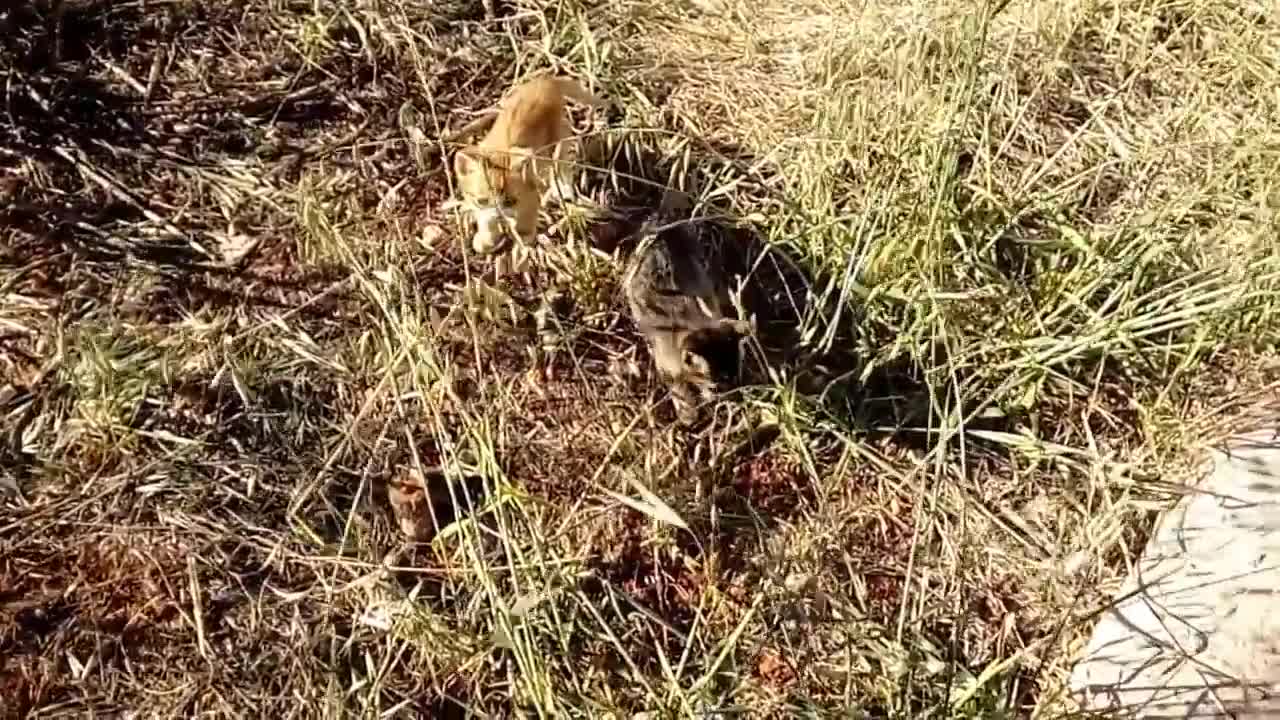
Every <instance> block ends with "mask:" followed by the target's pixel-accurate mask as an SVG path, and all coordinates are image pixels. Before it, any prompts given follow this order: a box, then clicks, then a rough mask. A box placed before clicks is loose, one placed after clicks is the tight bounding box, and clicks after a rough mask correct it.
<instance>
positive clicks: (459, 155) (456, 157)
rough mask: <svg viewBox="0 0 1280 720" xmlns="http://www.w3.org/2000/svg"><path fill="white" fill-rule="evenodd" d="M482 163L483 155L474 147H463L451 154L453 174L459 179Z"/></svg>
mask: <svg viewBox="0 0 1280 720" xmlns="http://www.w3.org/2000/svg"><path fill="white" fill-rule="evenodd" d="M483 163H484V155H482V154H481V153H480V149H479V148H477V147H476V146H474V145H471V146H468V147H464V148H462V149H460V150H458V152H456V153H454V154H453V172H454V174H455V175H457V176H459V177H461V176H463V175H469V174H471V173H472V172H474V171H475V169H476V168H477V167H480V166H481V165H482V164H483Z"/></svg>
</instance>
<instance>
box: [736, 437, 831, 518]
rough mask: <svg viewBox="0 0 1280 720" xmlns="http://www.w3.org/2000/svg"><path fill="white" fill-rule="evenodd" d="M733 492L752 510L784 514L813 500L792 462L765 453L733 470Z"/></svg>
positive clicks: (775, 454) (807, 483) (776, 454)
mask: <svg viewBox="0 0 1280 720" xmlns="http://www.w3.org/2000/svg"><path fill="white" fill-rule="evenodd" d="M733 488H734V489H735V490H736V491H737V492H738V494H739V495H741V496H742V497H743V498H745V499H746V500H747V501H748V502H750V503H751V506H752V508H753V509H755V510H757V511H760V512H764V513H769V514H788V513H791V512H794V511H795V510H796V509H798V508H799V507H800V506H801V505H802V504H803V503H804V502H806V501H808V500H809V499H811V498H812V497H813V486H812V484H811V483H810V482H809V480H808V478H807V477H806V476H805V473H804V470H803V469H802V468H800V467H799V466H798V465H797V464H796V463H795V461H793V460H791V459H789V458H785V457H780V456H779V454H778V453H777V452H768V453H764V454H761V455H757V456H755V457H752V458H750V459H749V460H747V461H746V462H743V463H741V464H739V465H738V466H737V467H736V468H735V469H734V474H733Z"/></svg>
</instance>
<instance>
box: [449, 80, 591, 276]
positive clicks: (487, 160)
mask: <svg viewBox="0 0 1280 720" xmlns="http://www.w3.org/2000/svg"><path fill="white" fill-rule="evenodd" d="M566 99H569V100H574V101H576V102H580V103H583V104H586V105H591V106H595V107H600V106H602V105H603V103H602V102H601V101H600V100H599V99H597V98H596V97H595V96H593V95H592V94H591V93H590V92H588V91H587V90H586V89H584V88H583V87H582V86H581V85H580V84H579V83H578V82H577V81H575V80H571V79H569V78H563V77H555V76H551V75H542V76H539V77H536V78H533V79H532V80H529V81H527V82H525V83H523V84H521V85H518V86H516V87H515V89H513V90H512V91H511V92H510V93H509V94H508V95H507V96H506V98H505V99H503V101H502V102H501V103H499V105H498V112H497V115H496V117H495V118H494V121H493V126H492V127H491V128H489V132H488V133H487V134H486V135H485V136H484V138H483V139H482V140H481V141H480V142H479V143H478V144H476V145H471V146H468V147H464V148H462V149H461V150H459V151H458V152H457V154H455V155H454V158H453V170H454V174H455V175H456V176H457V181H458V190H459V194H460V195H461V196H462V200H463V201H464V203H466V204H467V205H468V206H469V207H470V209H471V214H472V217H473V219H474V220H475V221H476V234H475V237H474V238H473V239H472V247H473V248H474V249H475V250H476V252H479V253H484V254H491V253H496V252H500V251H502V250H504V249H505V248H506V247H507V245H508V244H509V243H508V239H509V236H510V235H511V234H514V235H516V236H518V237H519V238H521V239H522V240H532V239H533V237H534V234H535V233H536V232H537V225H538V211H539V210H541V208H542V202H543V197H542V194H543V192H544V190H546V189H547V182H546V181H547V179H548V178H547V175H548V174H549V173H554V175H555V177H554V178H553V179H554V181H555V182H557V183H562V184H567V185H568V187H570V188H571V187H572V182H571V180H570V177H569V172H568V168H571V167H572V161H573V160H574V159H575V158H576V150H577V148H576V142H575V138H574V137H573V126H572V125H570V124H569V119H568V117H566V115H565V101H566Z"/></svg>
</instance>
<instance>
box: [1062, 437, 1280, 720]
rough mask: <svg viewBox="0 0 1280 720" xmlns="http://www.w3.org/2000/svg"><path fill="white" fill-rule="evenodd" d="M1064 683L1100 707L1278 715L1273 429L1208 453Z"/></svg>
mask: <svg viewBox="0 0 1280 720" xmlns="http://www.w3.org/2000/svg"><path fill="white" fill-rule="evenodd" d="M1071 690H1072V692H1073V693H1075V694H1076V697H1077V699H1079V700H1080V701H1081V702H1082V704H1083V706H1084V707H1085V708H1089V709H1094V710H1111V711H1112V712H1110V713H1107V714H1106V715H1104V717H1117V718H1179V719H1181V718H1196V719H1197V720H1200V719H1204V718H1236V719H1237V720H1246V719H1247V720H1263V719H1264V718H1265V719H1267V720H1280V435H1277V434H1276V433H1274V432H1266V433H1256V434H1251V435H1248V436H1244V437H1241V438H1237V439H1236V440H1234V441H1233V442H1232V443H1230V445H1229V449H1228V450H1226V451H1222V452H1215V453H1214V461H1213V466H1212V470H1211V471H1210V473H1209V475H1208V476H1207V477H1206V478H1205V479H1204V481H1203V482H1202V483H1201V485H1200V486H1199V487H1198V488H1197V492H1195V493H1193V494H1190V495H1188V496H1186V497H1184V498H1183V499H1182V500H1181V501H1180V502H1179V503H1178V504H1177V505H1176V506H1175V507H1174V508H1173V509H1172V510H1170V511H1168V512H1166V513H1165V514H1164V516H1163V517H1162V518H1161V519H1160V522H1159V524H1158V526H1157V528H1156V531H1155V533H1154V535H1153V536H1152V538H1151V540H1150V542H1148V544H1147V547H1146V550H1145V552H1144V554H1143V557H1142V559H1141V561H1140V563H1139V564H1138V566H1137V570H1136V572H1135V573H1134V575H1133V576H1131V577H1130V578H1129V580H1128V582H1127V583H1126V585H1125V587H1124V588H1123V589H1122V590H1121V592H1120V594H1119V595H1118V596H1117V598H1116V606H1115V607H1114V609H1112V610H1110V611H1109V612H1107V613H1106V614H1104V615H1103V616H1102V617H1101V618H1099V621H1098V625H1097V627H1096V628H1095V630H1094V634H1093V637H1092V639H1091V640H1090V642H1089V645H1088V647H1087V649H1086V651H1085V654H1084V657H1083V658H1082V659H1081V660H1080V661H1079V662H1078V663H1077V664H1076V667H1075V669H1074V670H1073V672H1072V675H1071Z"/></svg>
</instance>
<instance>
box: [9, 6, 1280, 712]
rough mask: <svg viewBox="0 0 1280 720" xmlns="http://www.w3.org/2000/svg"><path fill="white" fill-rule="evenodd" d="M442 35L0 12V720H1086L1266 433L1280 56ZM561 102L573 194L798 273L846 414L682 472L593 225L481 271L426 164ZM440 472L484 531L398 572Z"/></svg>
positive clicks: (790, 376)
mask: <svg viewBox="0 0 1280 720" xmlns="http://www.w3.org/2000/svg"><path fill="white" fill-rule="evenodd" d="M471 5H472V4H471V3H462V2H457V3H451V2H433V3H387V2H379V1H378V0H367V1H362V2H357V3H333V2H290V1H289V0H238V1H237V2H228V3H195V2H186V1H185V0H176V1H175V2H164V3H161V2H151V3H142V2H106V1H96V0H67V1H66V2H65V4H63V7H64V13H63V15H62V17H61V23H60V27H61V32H60V33H58V32H56V29H57V28H58V27H59V23H58V22H57V21H56V16H55V13H54V12H53V10H52V7H51V3H48V2H38V3H34V5H32V6H31V7H30V8H29V9H7V10H0V38H3V57H2V58H0V62H2V63H3V65H0V73H3V75H4V76H5V78H4V82H3V83H0V85H2V86H3V88H4V106H3V112H0V173H2V174H0V202H2V203H3V207H2V213H3V214H0V217H2V218H3V223H2V224H0V233H3V246H2V247H0V250H2V251H3V256H2V257H0V273H2V274H0V367H2V368H3V373H4V377H5V378H9V381H8V384H7V385H4V386H3V389H0V405H2V407H0V411H2V412H3V415H2V417H3V426H2V427H0V429H3V431H4V436H3V438H4V446H3V447H0V502H2V504H0V658H2V659H0V662H2V663H3V665H0V698H3V700H2V701H0V702H3V703H4V705H3V708H2V709H3V711H4V714H5V715H12V716H24V715H32V716H39V717H52V716H75V717H82V716H85V715H86V714H87V713H89V712H91V711H92V712H95V713H99V714H110V713H115V712H118V711H126V710H128V711H133V712H135V713H138V714H141V715H146V716H164V717H169V716H173V717H189V716H192V715H195V714H196V713H201V712H205V713H212V714H216V715H235V716H239V715H248V714H254V715H259V714H267V713H274V714H276V715H279V716H282V717H313V716H338V715H343V716H345V715H348V714H351V715H360V716H366V717H374V716H379V717H381V716H406V717H415V716H420V717H452V716H462V715H463V713H464V710H470V711H472V712H474V713H476V714H477V716H500V717H505V716H512V715H520V716H575V717H576V716H584V717H594V716H600V717H608V716H612V717H630V716H635V713H638V712H640V711H648V712H650V713H652V714H651V715H649V717H657V716H662V717H666V716H678V717H684V716H694V715H701V714H702V713H704V712H710V711H718V712H722V713H738V714H744V715H746V716H749V717H790V716H795V715H797V714H807V715H809V716H843V717H864V716H865V717H903V718H907V717H910V718H921V717H983V718H994V717H1015V716H1016V717H1023V716H1035V717H1045V718H1048V717H1058V716H1061V715H1062V714H1063V713H1065V712H1068V711H1069V710H1070V705H1069V703H1068V702H1067V701H1066V700H1065V699H1064V698H1063V697H1062V695H1061V690H1062V680H1063V679H1064V677H1065V673H1066V670H1067V668H1068V667H1069V663H1070V661H1071V659H1072V657H1073V653H1074V652H1075V651H1076V650H1078V649H1079V648H1080V647H1081V645H1082V641H1083V639H1084V637H1085V636H1086V634H1087V633H1088V631H1089V629H1090V624H1091V618H1092V617H1093V616H1094V614H1095V613H1097V612H1098V610H1099V609H1100V608H1102V607H1103V606H1104V605H1105V603H1106V602H1107V601H1108V599H1109V594H1110V592H1112V591H1113V590H1114V589H1115V588H1116V587H1118V584H1119V581H1120V579H1121V577H1122V576H1123V575H1124V573H1125V570H1126V563H1127V562H1128V560H1129V559H1131V558H1132V557H1133V555H1134V553H1135V551H1136V549H1137V548H1138V547H1140V545H1141V542H1142V540H1143V537H1144V533H1145V531H1146V528H1147V524H1148V521H1149V520H1150V514H1151V512H1152V511H1153V510H1155V509H1158V508H1160V507H1162V506H1163V504H1164V503H1165V502H1166V500H1167V498H1168V497H1169V496H1170V493H1171V491H1174V490H1176V486H1177V485H1178V484H1179V483H1182V482H1185V481H1187V480H1189V479H1191V478H1192V477H1193V475H1192V471H1193V469H1194V466H1195V462H1196V460H1197V457H1198V452H1199V450H1200V449H1201V448H1203V447H1204V445H1205V444H1206V443H1209V442H1212V441H1213V440H1214V438H1215V437H1217V435H1218V434H1220V433H1221V432H1223V431H1224V430H1225V429H1226V428H1227V427H1228V425H1230V424H1231V422H1233V421H1235V420H1238V419H1239V418H1241V417H1254V416H1255V415H1256V412H1254V411H1255V410H1256V408H1257V407H1260V405H1259V403H1261V402H1263V401H1265V400H1266V399H1267V397H1269V395H1268V394H1269V393H1272V392H1273V391H1274V387H1275V386H1274V385H1272V383H1273V382H1275V364H1274V361H1273V359H1272V358H1273V356H1274V349H1275V343H1276V341H1277V339H1278V338H1280V333H1278V331H1280V315H1277V309H1278V307H1280V304H1278V301H1277V289H1278V278H1280V275H1278V273H1280V259H1278V258H1280V253H1278V252H1277V250H1280V248H1277V242H1278V241H1277V238H1278V237H1280V235H1278V234H1277V230H1278V229H1280V223H1278V221H1277V214H1276V211H1277V208H1280V188H1278V183H1280V155H1277V148H1280V119H1278V118H1280V66H1278V60H1277V58H1280V20H1278V19H1277V18H1276V16H1275V13H1273V12H1270V11H1269V7H1268V6H1266V5H1265V4H1264V3H1261V2H1245V3H1234V4H1233V3H1220V2H1219V3H1214V2H1208V1H1207V0H1148V1H1146V2H1140V3H1114V2H1104V1H1103V0H1064V1H1061V2H1051V3H1048V2H1022V3H1009V4H1007V5H1004V6H998V7H997V6H980V5H975V4H971V3H970V4H966V3H961V2H955V1H952V2H923V1H920V2H909V3H901V2H879V1H878V2H871V3H853V2H848V3H845V2H841V1H839V0H831V1H830V2H824V1H823V0H810V1H809V2H804V3H782V2H767V1H766V2H746V1H739V0H696V1H695V0H690V1H689V2H687V3H670V4H663V3H650V2H640V1H639V0H634V1H633V0H617V1H615V2H607V3H584V2H580V1H579V0H563V1H561V2H555V3H552V2H547V3H543V2H542V1H541V0H528V2H524V3H522V4H510V3H497V4H496V5H497V6H496V8H495V11H496V17H495V18H492V19H486V18H485V17H484V15H483V13H482V12H481V11H480V9H479V8H478V7H477V8H476V9H472V8H471V7H470V6H471ZM477 5H478V4H477ZM409 6H416V7H418V8H419V9H417V10H409V9H405V8H406V7H409ZM547 67H553V68H557V69H560V70H563V71H566V72H571V73H573V74H576V75H579V76H581V77H585V78H587V79H589V80H590V81H591V82H592V83H593V84H594V86H595V87H596V88H597V89H598V90H600V91H602V92H603V93H604V94H606V95H607V96H608V97H609V98H610V99H611V100H612V101H613V102H614V103H615V105H616V107H615V108H614V110H612V111H611V112H610V113H609V116H608V118H607V123H605V122H603V121H604V120H605V118H597V119H596V127H597V133H598V137H600V138H601V139H602V140H603V143H602V145H603V146H606V147H609V148H613V149H614V151H615V155H614V156H613V157H612V160H613V162H611V163H609V164H610V165H611V167H610V168H603V167H602V168H600V171H599V172H595V173H592V174H590V179H589V180H588V182H589V183H590V184H591V185H592V186H593V189H594V190H596V191H599V192H604V191H605V190H606V189H607V190H608V194H609V195H610V196H611V197H613V198H615V199H621V200H629V201H631V202H636V203H640V202H645V201H647V200H648V199H651V194H648V195H647V194H646V193H645V192H644V190H645V188H646V187H647V186H646V185H645V183H644V182H641V181H638V180H636V179H633V178H628V177H625V173H623V176H622V177H619V175H618V171H619V169H620V168H621V169H622V170H626V171H629V172H632V173H640V174H642V175H643V176H644V178H643V179H647V180H648V181H652V182H659V183H661V182H665V181H667V180H668V179H673V180H675V181H677V182H679V183H681V184H683V185H684V186H685V187H686V189H692V190H695V191H697V192H699V193H700V194H701V196H702V197H703V199H704V200H705V201H706V204H707V205H708V206H710V207H712V208H714V209H716V210H718V211H720V212H723V213H726V214H731V215H734V216H736V217H738V218H741V219H742V220H743V221H744V222H745V223H746V224H747V225H749V226H750V227H752V228H754V229H755V230H756V231H757V232H758V233H759V235H760V236H761V238H762V239H764V240H766V241H767V242H768V243H770V244H771V245H772V246H774V247H778V248H782V249H785V250H786V251H788V253H789V254H790V255H791V256H792V257H793V258H795V260H796V262H797V263H798V264H799V265H800V266H801V267H802V268H804V270H805V271H806V272H807V274H808V275H809V278H810V281H811V283H812V290H813V293H812V297H813V300H814V301H813V302H812V303H811V304H810V306H809V311H808V312H807V313H805V314H804V317H803V318H802V320H803V323H802V326H801V327H800V334H801V337H803V339H804V342H803V343H802V344H799V345H798V346H797V348H796V349H797V350H798V353H797V355H799V356H801V357H802V358H808V359H809V360H813V359H815V358H818V359H822V358H825V360H824V362H826V364H827V365H828V366H829V370H830V372H832V373H836V374H839V373H844V375H843V376H842V379H840V380H839V381H838V382H834V383H832V384H830V385H829V386H828V387H827V388H826V390H825V392H822V393H814V392H807V391H808V390H811V389H812V388H811V387H809V385H808V384H806V383H805V382H802V381H801V379H800V376H799V372H800V365H795V364H787V365H783V366H780V367H778V368H775V370H776V373H775V374H774V375H773V377H772V378H766V377H757V378H756V381H757V382H755V383H754V384H753V385H751V386H750V387H748V388H746V389H745V390H744V391H742V392H740V393H738V394H736V395H735V396H734V397H732V398H730V399H729V400H727V401H726V402H724V403H722V405H721V406H720V407H719V408H717V409H716V411H715V413H714V417H712V418H711V420H710V422H709V424H708V425H707V426H706V427H705V428H703V429H702V430H701V431H700V432H699V433H697V434H694V435H685V434H682V433H678V432H676V431H675V430H673V429H672V428H671V423H670V419H671V413H670V410H669V408H668V407H667V405H666V404H665V403H664V402H663V398H662V396H661V393H660V387H659V384H658V383H657V382H656V381H655V380H654V379H652V377H651V375H652V374H651V373H649V372H648V371H646V370H644V368H645V367H646V365H645V363H646V358H645V355H644V351H643V349H640V350H635V349H634V348H635V346H636V344H637V342H636V341H637V338H636V337H635V335H634V332H633V331H632V329H631V327H630V324H629V322H628V321H627V320H626V318H625V317H623V316H621V315H620V309H621V303H620V302H619V300H618V296H617V292H616V289H615V288H616V282H617V279H618V270H617V268H616V266H615V265H614V264H613V263H612V262H610V261H608V260H605V259H603V258H601V257H600V256H598V255H595V254H593V253H591V252H590V251H588V250H587V249H586V248H587V240H588V239H589V238H592V237H595V238H596V239H597V240H599V238H600V237H601V232H602V231H601V230H599V229H598V226H597V229H593V227H592V223H591V222H590V221H589V218H583V217H580V215H581V214H575V215H574V217H575V218H576V219H574V220H573V222H568V223H565V224H564V225H563V226H562V227H560V228H558V232H557V235H556V241H555V242H554V243H551V244H549V245H548V246H546V247H544V248H541V249H540V250H539V251H538V252H536V253H535V254H534V256H533V257H532V258H531V260H530V262H529V263H528V270H527V272H526V273H523V274H519V275H515V276H505V277H502V278H501V279H499V280H495V279H494V278H493V277H492V276H491V275H488V274H486V270H487V266H486V262H487V261H482V260H480V259H477V258H475V257H468V256H466V255H465V254H464V253H465V249H464V243H463V242H461V238H462V237H463V236H464V232H465V231H464V229H463V228H462V226H461V225H460V223H459V221H458V220H457V218H456V217H455V216H454V215H453V214H452V212H451V211H449V210H448V209H447V207H446V205H447V203H445V201H446V200H447V199H448V197H449V194H450V188H449V178H448V176H447V172H446V164H445V163H443V162H442V151H444V150H445V149H446V148H444V147H443V144H442V143H441V142H439V141H438V140H437V138H439V137H441V136H442V134H443V131H444V130H445V129H446V128H447V127H457V126H459V125H461V124H462V123H463V122H465V120H467V119H468V118H469V117H470V114H471V113H474V112H476V111H478V110H480V109H482V108H483V107H484V106H485V105H486V104H487V103H489V102H491V101H493V100H494V99H496V98H497V97H498V95H499V94H500V93H501V92H502V90H503V89H504V88H505V87H506V86H508V85H509V83H510V82H511V81H513V80H514V79H515V78H517V77H521V76H524V75H526V74H528V73H530V72H533V71H536V70H539V69H543V68H547ZM608 170H613V171H614V172H613V173H612V174H611V173H610V172H607V171H608ZM552 217H553V218H555V217H558V216H557V215H553V216H552ZM553 292H559V293H560V294H561V297H560V299H559V300H555V301H553V298H552V297H551V295H552V293H553ZM852 356H856V357H857V358H858V362H856V363H853V364H850V363H849V362H847V358H849V357H852ZM841 358H845V359H846V360H841ZM793 359H794V358H793ZM629 367H639V368H641V370H642V372H640V373H639V375H638V376H637V374H636V373H634V372H629V371H628V368H629ZM543 368H550V369H551V371H550V372H546V373H543V372H541V369H543ZM802 390H806V392H802ZM1251 413H1252V414H1251ZM434 465H441V466H443V467H444V468H445V470H446V474H447V475H449V476H451V477H461V475H462V474H463V473H467V474H470V475H472V476H474V477H479V478H482V479H483V480H482V482H478V483H477V482H472V483H463V482H456V483H452V484H450V485H449V486H448V487H447V488H437V489H436V490H437V492H436V493H435V494H434V497H435V499H436V500H437V503H438V504H441V505H447V506H448V507H440V508H438V510H439V511H440V512H442V513H446V512H447V513H448V514H453V515H456V516H457V519H456V521H455V522H453V523H451V524H450V525H448V526H447V528H446V529H445V530H444V531H442V532H441V533H439V534H438V535H437V536H436V537H435V539H434V540H433V541H432V542H430V543H428V544H421V545H416V546H414V545H409V544H406V543H404V542H403V541H402V540H401V539H400V538H399V536H398V534H397V531H396V528H395V526H394V524H393V521H392V520H391V518H390V515H389V513H388V508H387V503H386V496H385V486H386V483H387V482H388V481H389V480H391V479H392V478H394V477H397V476H398V474H399V473H402V472H404V471H405V469H406V468H407V469H413V468H422V467H425V466H434Z"/></svg>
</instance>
